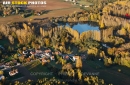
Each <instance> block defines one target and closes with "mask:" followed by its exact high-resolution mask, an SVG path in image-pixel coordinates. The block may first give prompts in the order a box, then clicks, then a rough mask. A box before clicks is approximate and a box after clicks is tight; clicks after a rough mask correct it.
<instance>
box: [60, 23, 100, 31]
mask: <svg viewBox="0 0 130 85" xmlns="http://www.w3.org/2000/svg"><path fill="white" fill-rule="evenodd" d="M58 24H59V26H61V25H64V26H68V27H71V28H73V29H75V30H77V31H78V32H79V33H82V32H85V31H89V30H92V31H93V30H97V31H100V30H99V27H98V25H93V24H90V23H64V24H63V23H58Z"/></svg>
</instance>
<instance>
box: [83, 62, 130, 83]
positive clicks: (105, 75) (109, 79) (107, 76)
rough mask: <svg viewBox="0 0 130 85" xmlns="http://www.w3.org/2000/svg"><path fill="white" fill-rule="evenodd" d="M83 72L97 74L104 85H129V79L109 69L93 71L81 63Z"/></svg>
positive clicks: (84, 63)
mask: <svg viewBox="0 0 130 85" xmlns="http://www.w3.org/2000/svg"><path fill="white" fill-rule="evenodd" d="M83 70H84V71H86V72H99V78H102V79H104V80H105V82H106V83H109V84H110V83H113V85H130V77H129V76H127V75H124V74H123V73H119V72H116V71H113V70H111V69H109V68H106V69H105V68H103V69H94V68H92V67H90V66H89V65H87V63H86V62H83Z"/></svg>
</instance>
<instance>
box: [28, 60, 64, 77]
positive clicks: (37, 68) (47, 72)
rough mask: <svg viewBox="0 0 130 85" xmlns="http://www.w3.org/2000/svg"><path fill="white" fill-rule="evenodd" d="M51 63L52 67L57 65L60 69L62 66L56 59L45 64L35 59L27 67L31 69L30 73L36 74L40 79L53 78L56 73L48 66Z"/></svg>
mask: <svg viewBox="0 0 130 85" xmlns="http://www.w3.org/2000/svg"><path fill="white" fill-rule="evenodd" d="M49 65H51V66H52V67H55V66H56V67H57V68H58V69H59V68H61V65H59V64H55V62H54V61H52V62H50V63H49V64H47V65H44V66H43V65H42V64H41V63H39V62H38V61H35V62H32V63H31V64H29V65H26V66H25V67H26V68H27V69H28V70H29V72H30V74H32V75H34V76H36V78H38V79H41V78H43V77H47V78H52V77H54V76H55V75H54V74H53V71H51V69H49V68H48V66H49Z"/></svg>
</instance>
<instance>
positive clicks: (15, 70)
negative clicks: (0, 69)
mask: <svg viewBox="0 0 130 85" xmlns="http://www.w3.org/2000/svg"><path fill="white" fill-rule="evenodd" d="M16 74H18V69H13V70H12V71H9V75H10V76H14V75H16Z"/></svg>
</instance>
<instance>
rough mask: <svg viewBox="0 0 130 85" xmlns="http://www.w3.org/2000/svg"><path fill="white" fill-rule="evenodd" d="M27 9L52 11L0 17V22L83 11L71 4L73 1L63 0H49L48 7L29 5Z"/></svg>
mask: <svg viewBox="0 0 130 85" xmlns="http://www.w3.org/2000/svg"><path fill="white" fill-rule="evenodd" d="M41 1H42V0H41ZM43 1H44V0H43ZM27 9H33V10H36V11H40V10H50V11H49V12H48V13H47V14H43V15H41V16H31V17H28V18H22V17H21V16H20V15H11V16H7V17H0V24H5V23H8V22H19V21H26V20H29V19H30V18H31V19H34V18H45V17H58V16H63V15H65V14H70V13H73V12H74V11H81V9H80V8H79V7H76V6H74V5H71V3H68V2H64V1H62V0H47V4H46V7H40V6H39V7H28V8H27Z"/></svg>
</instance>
